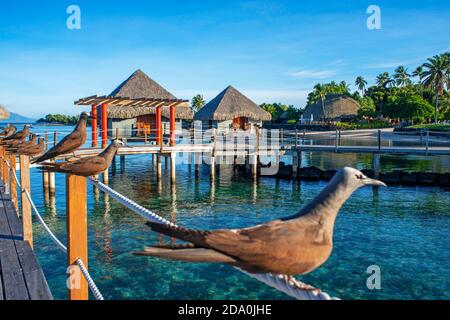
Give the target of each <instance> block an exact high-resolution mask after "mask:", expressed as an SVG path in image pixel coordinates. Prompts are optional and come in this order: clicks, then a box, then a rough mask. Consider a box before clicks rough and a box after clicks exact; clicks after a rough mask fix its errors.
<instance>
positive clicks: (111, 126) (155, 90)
mask: <svg viewBox="0 0 450 320" xmlns="http://www.w3.org/2000/svg"><path fill="white" fill-rule="evenodd" d="M108 97H110V98H131V99H141V98H146V99H162V100H165V101H162V102H161V103H160V104H159V105H161V106H162V108H161V127H162V133H163V134H169V128H170V103H171V102H172V101H174V100H177V98H176V97H175V96H174V95H173V94H172V93H170V92H169V91H168V90H166V89H165V88H164V87H162V86H161V85H160V84H158V83H157V82H156V81H154V80H153V79H151V78H150V77H149V76H148V75H147V74H145V73H144V72H143V71H141V70H137V71H135V72H134V73H133V74H132V75H131V76H130V77H129V78H128V79H126V80H125V81H124V82H122V83H121V84H120V85H119V86H118V87H117V88H116V89H114V91H113V92H111V94H110V95H109V96H108ZM156 112H157V108H155V106H154V105H152V106H145V105H144V106H142V105H111V106H109V107H108V132H109V135H110V136H111V135H113V134H115V131H116V129H119V132H120V135H121V136H122V137H131V136H144V134H145V133H148V134H149V135H150V134H155V130H156V127H157V119H156V118H157V115H156ZM99 114H101V113H99ZM193 116H194V113H193V112H192V110H191V109H190V108H189V102H188V101H183V102H181V103H178V104H177V107H176V108H175V129H176V130H181V128H182V126H183V121H185V120H192V119H193ZM100 118H101V117H100Z"/></svg>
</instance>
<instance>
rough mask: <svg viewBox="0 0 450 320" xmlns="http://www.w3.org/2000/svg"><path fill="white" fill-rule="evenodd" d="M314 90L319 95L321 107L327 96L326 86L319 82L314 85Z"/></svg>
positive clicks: (323, 105)
mask: <svg viewBox="0 0 450 320" xmlns="http://www.w3.org/2000/svg"><path fill="white" fill-rule="evenodd" d="M314 90H315V91H316V94H317V95H318V96H319V97H320V100H321V101H322V108H324V107H325V97H326V96H327V93H328V90H327V86H326V85H323V84H321V83H318V84H316V85H315V86H314Z"/></svg>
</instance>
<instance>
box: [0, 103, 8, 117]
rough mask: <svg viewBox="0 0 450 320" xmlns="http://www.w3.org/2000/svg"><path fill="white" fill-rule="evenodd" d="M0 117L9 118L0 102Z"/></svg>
mask: <svg viewBox="0 0 450 320" xmlns="http://www.w3.org/2000/svg"><path fill="white" fill-rule="evenodd" d="M0 119H9V111H8V110H6V108H5V107H4V106H2V105H1V104H0Z"/></svg>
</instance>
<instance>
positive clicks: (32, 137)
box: [6, 133, 37, 153]
mask: <svg viewBox="0 0 450 320" xmlns="http://www.w3.org/2000/svg"><path fill="white" fill-rule="evenodd" d="M36 139H37V135H35V134H33V133H31V134H30V139H29V140H28V141H23V142H19V143H17V144H15V145H12V146H7V147H6V150H7V151H8V152H13V153H16V151H17V150H18V149H22V148H27V147H30V146H34V145H35V144H36Z"/></svg>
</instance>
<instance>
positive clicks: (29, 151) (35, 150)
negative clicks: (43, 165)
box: [13, 138, 45, 157]
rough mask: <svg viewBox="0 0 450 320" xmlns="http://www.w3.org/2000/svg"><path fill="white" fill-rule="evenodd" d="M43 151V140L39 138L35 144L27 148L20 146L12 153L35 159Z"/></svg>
mask: <svg viewBox="0 0 450 320" xmlns="http://www.w3.org/2000/svg"><path fill="white" fill-rule="evenodd" d="M44 151H45V139H44V138H39V139H38V143H37V144H34V145H29V146H25V147H23V146H21V147H19V148H17V150H15V151H13V152H14V153H16V154H18V155H24V156H30V157H37V156H40V155H42V154H43V153H44Z"/></svg>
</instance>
